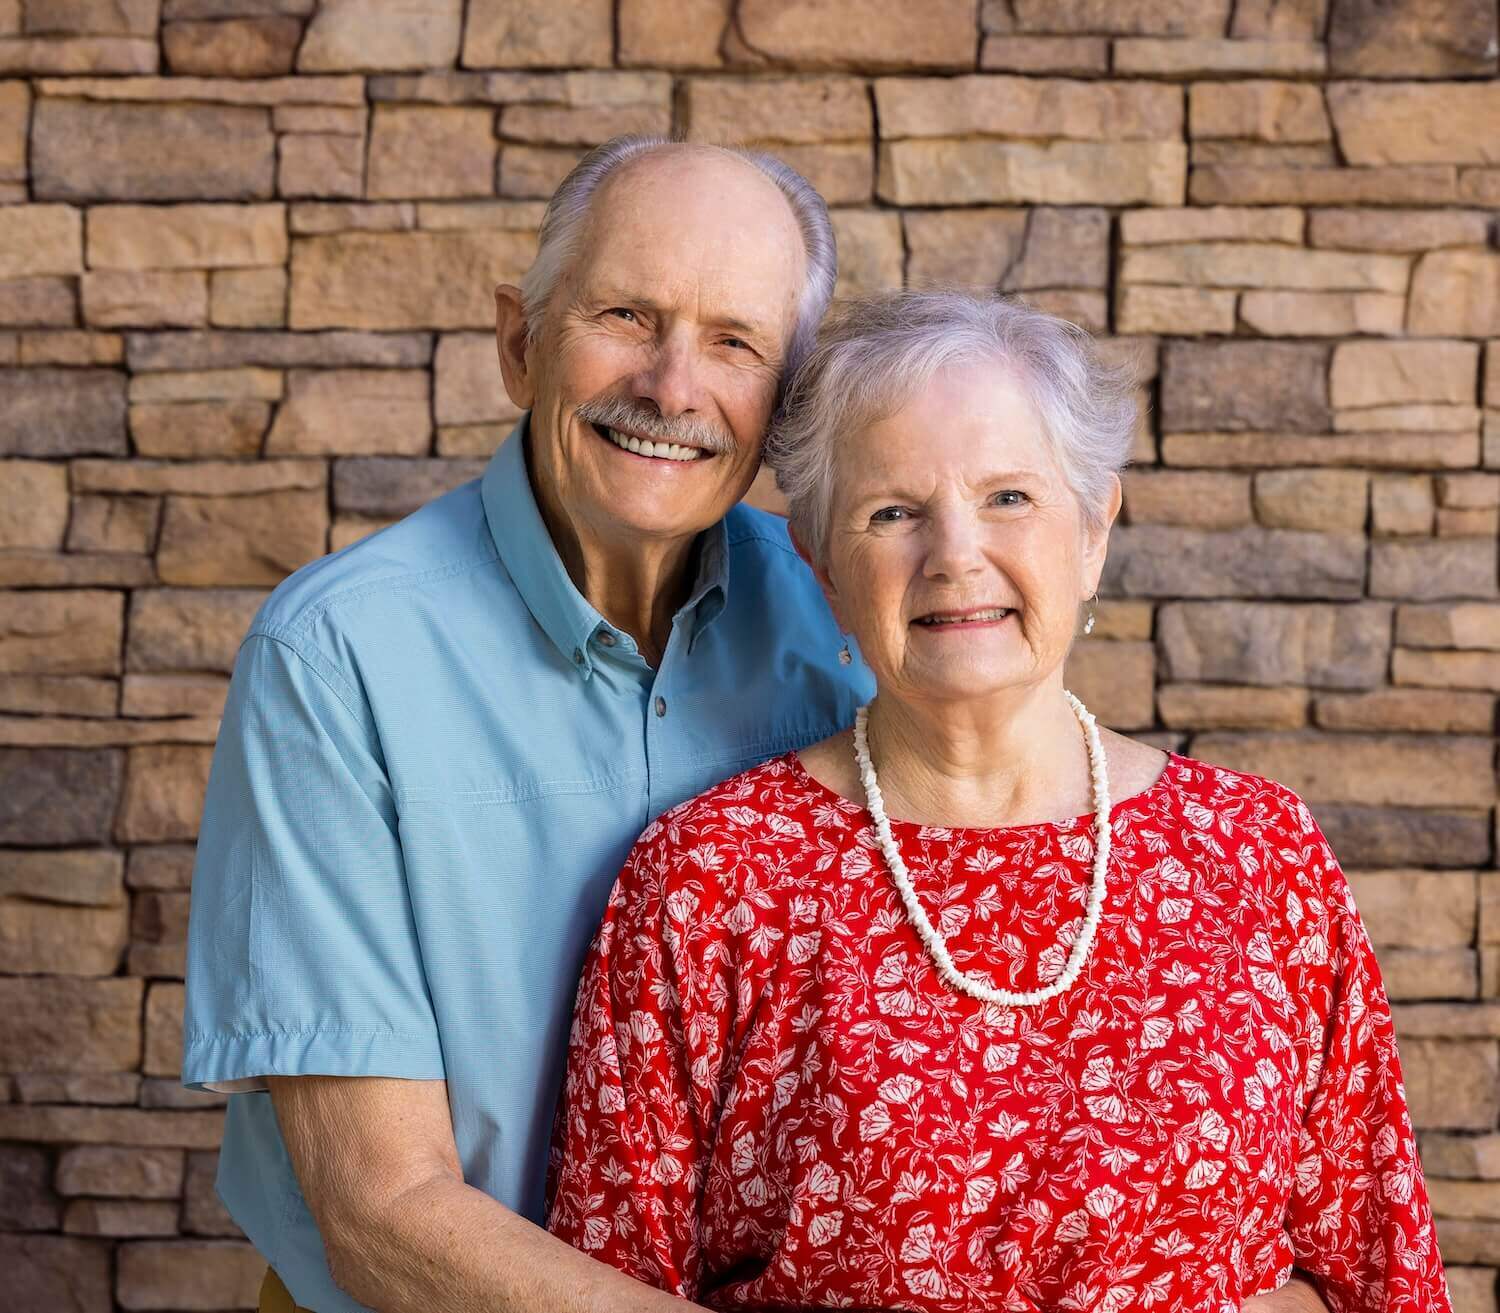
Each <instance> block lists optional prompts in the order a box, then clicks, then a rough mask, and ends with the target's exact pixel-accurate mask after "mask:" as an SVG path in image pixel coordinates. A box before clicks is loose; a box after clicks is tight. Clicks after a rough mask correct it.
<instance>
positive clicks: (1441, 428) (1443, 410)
mask: <svg viewBox="0 0 1500 1313" xmlns="http://www.w3.org/2000/svg"><path fill="white" fill-rule="evenodd" d="M1479 424H1480V412H1479V408H1478V407H1477V406H1443V405H1429V404H1420V403H1419V404H1413V405H1409V406H1369V407H1367V408H1365V409H1361V410H1340V411H1337V412H1336V413H1335V414H1334V417H1333V427H1334V428H1335V429H1337V430H1338V431H1339V432H1352V433H1361V432H1364V433H1373V432H1387V433H1390V432H1408V433H1475V432H1478V430H1479Z"/></svg>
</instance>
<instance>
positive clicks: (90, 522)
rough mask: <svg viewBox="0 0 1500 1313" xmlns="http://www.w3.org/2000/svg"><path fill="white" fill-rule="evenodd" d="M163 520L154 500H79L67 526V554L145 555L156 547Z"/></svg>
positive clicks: (97, 498) (148, 498)
mask: <svg viewBox="0 0 1500 1313" xmlns="http://www.w3.org/2000/svg"><path fill="white" fill-rule="evenodd" d="M160 519H161V502H160V501H159V500H158V499H157V498H155V497H79V498H77V499H76V500H75V501H74V503H73V518H72V520H71V522H70V523H69V525H68V550H69V551H70V552H128V553H134V554H136V555H145V554H147V553H149V552H150V551H151V550H152V549H153V548H154V547H155V546H156V526H157V523H158V521H159V520H160Z"/></svg>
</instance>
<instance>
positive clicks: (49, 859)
mask: <svg viewBox="0 0 1500 1313" xmlns="http://www.w3.org/2000/svg"><path fill="white" fill-rule="evenodd" d="M124 869H125V864H124V857H123V856H122V854H120V853H116V852H106V851H103V850H100V849H90V848H80V849H76V850H73V851H68V850H57V849H47V850H41V851H36V852H25V851H20V850H17V851H12V852H7V853H5V855H4V860H3V863H0V895H7V896H10V897H19V898H30V899H35V900H38V901H40V902H47V903H59V904H64V905H71V906H76V907H116V906H120V905H123V902H124V891H123V890H122V888H121V886H120V879H121V875H122V873H123V871H124Z"/></svg>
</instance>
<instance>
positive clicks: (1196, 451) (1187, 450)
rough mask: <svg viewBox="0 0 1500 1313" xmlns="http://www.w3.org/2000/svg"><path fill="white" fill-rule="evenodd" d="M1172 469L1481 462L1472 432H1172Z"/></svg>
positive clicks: (1167, 458) (1168, 446)
mask: <svg viewBox="0 0 1500 1313" xmlns="http://www.w3.org/2000/svg"><path fill="white" fill-rule="evenodd" d="M1161 448H1162V460H1163V461H1164V462H1165V463H1167V464H1168V465H1190V466H1193V467H1196V468H1202V467H1205V466H1207V467H1214V466H1243V465H1254V466H1265V467H1272V466H1283V465H1285V466H1306V465H1318V466H1343V465H1358V466H1370V467H1376V468H1385V469H1410V468H1416V469H1424V468H1425V469H1468V468H1472V467H1473V466H1474V465H1477V464H1478V463H1479V437H1478V435H1477V434H1473V433H1430V434H1413V433H1337V434H1328V435H1323V436H1314V437H1309V436H1307V435H1305V434H1296V433H1169V434H1168V435H1167V436H1166V437H1165V438H1163V439H1162V444H1161Z"/></svg>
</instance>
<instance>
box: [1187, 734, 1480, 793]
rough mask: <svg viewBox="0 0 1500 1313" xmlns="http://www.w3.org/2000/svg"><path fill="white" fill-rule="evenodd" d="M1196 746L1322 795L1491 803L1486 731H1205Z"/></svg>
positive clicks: (1211, 757) (1197, 752) (1205, 754)
mask: <svg viewBox="0 0 1500 1313" xmlns="http://www.w3.org/2000/svg"><path fill="white" fill-rule="evenodd" d="M1193 754H1194V756H1197V757H1199V758H1201V759H1202V760H1204V761H1212V762H1218V763H1220V764H1222V765H1227V766H1231V767H1233V768H1234V769H1236V770H1242V771H1248V772H1249V773H1250V774H1252V775H1260V776H1264V777H1265V778H1267V779H1273V780H1277V781H1279V782H1280V783H1282V784H1284V785H1286V786H1287V787H1288V788H1290V789H1292V790H1294V791H1295V792H1296V793H1298V794H1300V795H1301V796H1302V797H1303V798H1304V799H1305V800H1306V801H1307V803H1308V804H1309V805H1310V806H1313V808H1314V811H1315V812H1316V804H1318V803H1323V802H1327V803H1344V804H1353V805H1356V806H1365V807H1392V806H1406V807H1489V806H1492V805H1493V803H1494V798H1495V778H1494V771H1493V769H1492V768H1491V764H1490V758H1491V755H1492V750H1491V747H1490V743H1489V741H1488V739H1487V738H1485V737H1481V736H1474V737H1463V736H1459V735H1438V734H1403V735H1389V736H1386V735H1351V734H1321V733H1317V732H1314V731H1307V732H1304V733H1299V734H1200V735H1199V736H1198V737H1197V738H1195V739H1194V740H1193Z"/></svg>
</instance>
